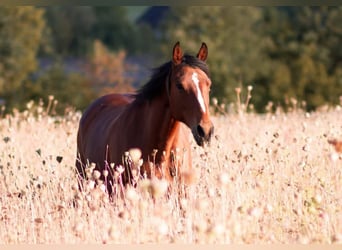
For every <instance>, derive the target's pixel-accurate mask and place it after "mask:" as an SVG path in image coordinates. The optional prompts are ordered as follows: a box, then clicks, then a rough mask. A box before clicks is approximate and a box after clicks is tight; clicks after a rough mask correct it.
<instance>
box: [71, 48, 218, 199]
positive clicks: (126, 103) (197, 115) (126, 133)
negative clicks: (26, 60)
mask: <svg viewBox="0 0 342 250" xmlns="http://www.w3.org/2000/svg"><path fill="white" fill-rule="evenodd" d="M207 56H208V48H207V45H206V44H205V43H202V46H201V48H200V50H199V52H198V54H197V56H196V57H195V56H191V55H184V54H183V52H182V49H181V47H180V43H179V42H177V43H176V44H175V45H174V47H173V54H172V60H171V61H169V62H167V63H165V64H163V65H161V66H160V67H159V68H157V69H155V70H154V72H153V75H152V77H151V79H150V80H149V81H148V82H147V83H146V84H145V85H144V86H142V88H141V89H139V90H138V91H137V92H136V93H135V94H109V95H105V96H103V97H100V98H99V99H97V100H95V101H94V102H93V103H92V104H91V105H90V106H89V107H88V108H87V110H86V111H85V112H84V114H83V116H82V118H81V120H80V124H79V129H78V134H77V151H78V152H77V154H78V158H77V160H76V168H77V171H78V175H79V177H81V178H86V174H85V168H86V166H87V164H88V163H93V164H95V169H96V170H98V171H99V172H100V173H103V171H104V170H107V171H108V172H107V173H109V174H108V176H106V177H104V176H102V175H101V179H102V180H104V181H105V182H106V187H107V190H108V192H109V194H111V193H112V191H113V189H112V186H113V183H114V181H115V180H116V179H115V178H114V172H115V167H114V168H112V167H109V166H113V165H119V164H122V160H123V155H124V153H125V152H126V151H128V150H130V149H132V148H138V149H140V150H141V153H142V159H143V165H142V166H141V168H140V175H141V176H147V177H148V178H151V175H152V171H151V164H150V163H151V161H152V159H153V166H154V172H153V174H155V175H156V176H157V177H158V178H165V179H167V180H169V181H172V180H173V179H174V178H175V177H177V176H178V177H179V176H180V174H179V173H180V168H181V167H183V168H188V169H187V170H189V169H190V168H191V163H192V162H191V148H190V139H191V138H190V134H191V133H192V135H193V137H194V139H195V141H196V143H197V144H198V145H199V146H203V145H204V144H205V143H208V142H209V141H210V138H211V136H212V134H213V130H214V127H213V124H212V122H211V120H210V115H209V92H210V86H211V80H210V77H209V69H208V66H207V64H206V63H205V61H206V59H207ZM176 151H178V152H179V151H180V152H182V157H175V152H176ZM131 179H132V172H131V169H129V168H128V167H127V166H126V169H124V174H122V179H121V182H122V183H123V185H126V184H131Z"/></svg>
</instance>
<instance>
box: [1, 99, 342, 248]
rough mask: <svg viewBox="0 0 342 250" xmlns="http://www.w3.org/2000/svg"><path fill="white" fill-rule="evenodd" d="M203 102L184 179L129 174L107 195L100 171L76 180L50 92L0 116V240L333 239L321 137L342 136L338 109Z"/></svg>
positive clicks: (331, 193) (65, 127)
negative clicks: (130, 178) (211, 108)
mask: <svg viewBox="0 0 342 250" xmlns="http://www.w3.org/2000/svg"><path fill="white" fill-rule="evenodd" d="M247 101H248V100H247ZM213 103H214V105H216V107H215V111H216V115H215V116H214V117H213V122H214V125H215V136H214V138H213V140H212V143H211V145H210V147H205V148H199V147H197V146H196V145H195V143H194V141H193V139H191V140H192V145H193V146H192V148H193V169H192V170H191V171H185V172H182V173H181V174H182V175H183V177H184V178H183V180H184V182H185V183H181V184H180V185H179V187H177V189H176V188H174V189H173V190H172V191H171V193H170V195H169V196H167V195H165V192H166V191H167V187H166V183H165V182H164V181H163V180H156V179H152V180H139V181H138V185H137V187H136V188H127V189H125V190H124V191H123V192H122V194H121V195H120V197H118V198H117V199H115V200H113V201H111V200H109V199H108V196H107V195H106V194H104V193H103V191H102V190H101V185H97V186H96V187H94V183H95V182H96V181H97V178H98V175H99V174H101V173H96V174H93V175H92V179H91V180H89V181H88V182H87V183H85V189H84V191H83V192H80V191H79V189H78V186H77V180H76V176H75V172H74V163H75V156H76V132H77V127H78V121H79V119H80V116H81V114H80V113H79V112H74V111H73V110H69V111H67V112H66V115H65V116H63V117H57V116H52V115H50V113H51V112H52V111H53V98H52V97H51V98H50V104H48V105H43V104H34V103H32V102H31V103H28V105H27V110H26V111H24V112H14V113H13V115H4V114H2V115H1V119H0V135H1V136H0V140H1V141H0V243H5V244H9V243H303V244H305V243H316V242H320V243H341V242H342V211H341V210H342V188H341V185H342V156H341V153H340V152H338V150H336V147H334V145H332V144H331V143H329V142H328V141H329V140H332V139H335V140H342V109H341V108H340V106H337V107H332V108H322V109H321V110H319V111H316V112H312V113H306V112H304V111H303V110H302V109H300V108H297V106H298V104H297V103H296V102H292V104H289V105H290V106H291V105H292V106H291V110H289V111H288V112H286V113H285V112H282V111H281V110H277V111H275V112H271V111H270V112H268V113H266V114H263V115H258V114H255V113H253V112H252V111H250V110H246V108H245V106H244V104H243V102H242V101H240V100H239V102H238V105H234V106H231V107H223V106H220V105H219V104H217V101H216V100H214V101H213ZM241 103H242V104H241ZM270 106H271V104H270ZM269 108H271V107H269ZM185 194H187V195H185ZM152 196H153V198H152Z"/></svg>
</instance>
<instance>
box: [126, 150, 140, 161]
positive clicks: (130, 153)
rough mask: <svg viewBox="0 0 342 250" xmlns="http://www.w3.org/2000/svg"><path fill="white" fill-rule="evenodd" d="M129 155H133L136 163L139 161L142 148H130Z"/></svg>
mask: <svg viewBox="0 0 342 250" xmlns="http://www.w3.org/2000/svg"><path fill="white" fill-rule="evenodd" d="M129 155H130V156H131V158H132V160H133V162H134V163H138V162H139V160H140V158H141V155H142V154H141V150H140V149H138V148H132V149H130V150H129Z"/></svg>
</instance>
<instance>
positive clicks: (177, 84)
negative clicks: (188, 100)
mask: <svg viewBox="0 0 342 250" xmlns="http://www.w3.org/2000/svg"><path fill="white" fill-rule="evenodd" d="M176 87H177V89H179V90H184V87H183V85H182V84H181V83H176Z"/></svg>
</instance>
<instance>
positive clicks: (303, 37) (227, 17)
mask: <svg viewBox="0 0 342 250" xmlns="http://www.w3.org/2000/svg"><path fill="white" fill-rule="evenodd" d="M341 19H342V8H341V7H265V8H259V7H217V6H215V7H214V6H211V7H205V8H203V7H182V8H173V11H172V14H171V15H170V16H169V19H168V21H167V22H166V23H165V24H164V26H163V27H162V29H161V30H163V29H164V30H165V33H164V36H163V41H164V45H163V48H162V51H163V53H164V54H165V55H167V56H169V55H170V53H171V52H170V47H171V46H172V45H173V44H174V42H175V41H177V40H179V41H181V43H182V45H183V46H184V47H186V48H189V49H190V50H191V51H196V50H197V49H198V47H199V44H200V42H202V41H204V42H206V43H207V44H208V47H209V59H208V64H209V65H210V70H211V73H212V80H213V87H212V90H213V91H212V96H215V97H217V98H218V99H219V100H221V101H223V100H225V101H228V102H232V101H235V92H234V89H235V88H236V87H242V86H243V85H244V86H246V85H252V86H254V88H253V94H252V95H253V98H252V100H251V102H252V103H253V104H254V106H255V108H256V110H258V111H265V109H264V108H265V106H266V104H267V102H268V101H273V102H274V103H277V104H283V105H285V100H286V99H288V98H296V99H298V100H300V101H306V103H307V107H308V109H312V108H315V107H318V106H319V105H322V104H324V103H326V102H329V103H337V102H338V99H339V96H341V95H342V80H341V57H342V55H341V54H342V50H341V46H340V43H341V41H342V30H341V29H340V28H339V27H340V23H342V20H341ZM189 38H191V39H189Z"/></svg>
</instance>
